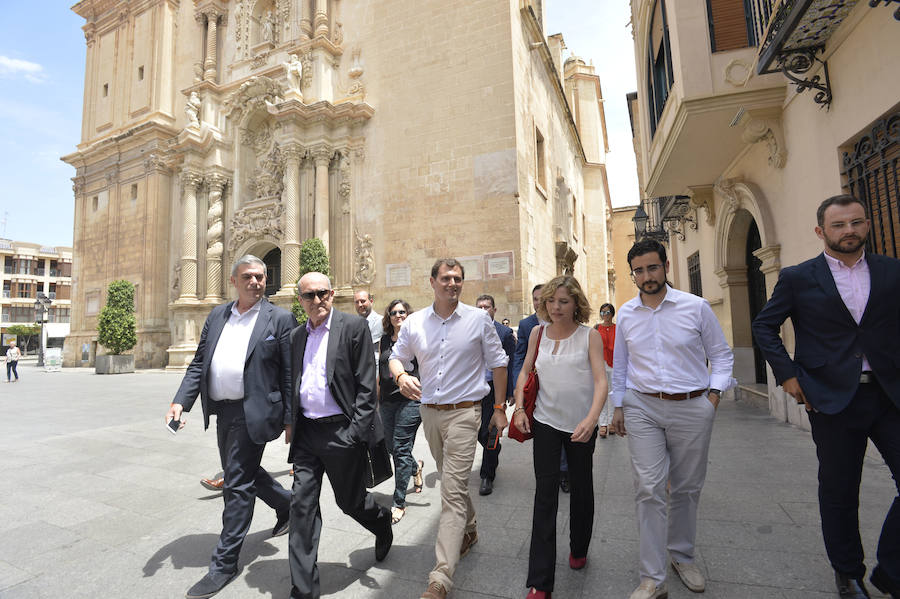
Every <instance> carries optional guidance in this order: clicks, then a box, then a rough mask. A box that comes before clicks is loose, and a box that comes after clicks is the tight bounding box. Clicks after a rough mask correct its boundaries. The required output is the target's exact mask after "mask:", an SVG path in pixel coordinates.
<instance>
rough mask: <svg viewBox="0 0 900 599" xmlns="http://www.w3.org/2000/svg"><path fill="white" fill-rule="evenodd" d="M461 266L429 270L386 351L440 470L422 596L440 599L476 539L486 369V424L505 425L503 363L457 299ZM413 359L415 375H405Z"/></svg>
mask: <svg viewBox="0 0 900 599" xmlns="http://www.w3.org/2000/svg"><path fill="white" fill-rule="evenodd" d="M464 278H465V271H464V270H463V266H462V264H460V263H459V262H458V261H456V260H454V259H453V258H442V259H440V260H438V261H436V262H435V263H434V266H432V268H431V287H432V289H434V303H433V304H432V305H430V306H428V307H427V308H425V309H423V310H419V311H418V312H413V314H412V315H411V316H409V318H407V319H406V320H405V321H404V322H403V326H402V327H401V328H400V333H399V334H398V335H397V343H395V344H394V349H393V352H392V353H391V360H390V363H389V365H390V369H391V375H392V376H393V377H394V379H395V380H396V381H397V386H398V387H399V388H400V393H402V394H403V395H404V396H405V397H408V398H410V399H413V400H416V401H420V402H421V404H422V407H421V412H422V430H423V431H424V432H425V438H426V439H427V440H428V447H429V448H430V449H431V455H432V456H433V457H434V461H435V462H436V464H437V469H438V472H440V474H441V519H440V523H439V524H438V533H437V540H436V542H435V547H434V552H435V557H436V564H435V566H434V569H433V570H432V571H431V573H430V574H429V575H428V588H427V589H426V590H425V592H424V593H422V596H421V599H444V597H446V596H447V593H448V592H449V591H450V587H451V585H452V583H453V572H454V571H455V570H456V565H457V563H458V562H459V559H460V558H461V557H463V556H464V555H465V554H466V553H468V551H469V549H471V547H472V545H474V544H475V542H476V541H477V540H478V533H477V532H476V530H475V507H474V506H473V505H472V499H471V498H470V497H469V472H471V470H472V463H473V461H474V460H475V448H476V447H477V446H478V429H479V427H480V426H481V399H482V398H483V397H484V396H485V395H487V393H488V389H489V387H488V383H487V381H486V380H485V377H484V371H485V369H491V372H492V374H493V377H494V406H493V408H494V414H493V416H491V421H490V425H491V426H496V427H497V428H498V429H499V430H501V431H502V430H503V429H504V428H506V426H507V424H509V423H508V421H507V419H506V364H507V362H509V357H508V356H507V355H506V352H505V351H503V346H502V345H501V343H500V337H499V336H498V335H497V330H496V329H495V328H494V323H493V321H492V320H491V317H490V316H489V315H488V313H487V312H485V311H484V310H481V309H479V308H476V307H474V306H468V305H466V304H463V303H462V302H460V301H459V295H460V293H461V292H462V286H463V279H464ZM413 358H416V359H417V360H418V364H419V374H420V376H421V380H420V379H418V378H416V377H414V376H412V375H411V374H409V373H408V372H406V370H405V368H406V366H407V365H409V364H410V363H411V362H412V360H413Z"/></svg>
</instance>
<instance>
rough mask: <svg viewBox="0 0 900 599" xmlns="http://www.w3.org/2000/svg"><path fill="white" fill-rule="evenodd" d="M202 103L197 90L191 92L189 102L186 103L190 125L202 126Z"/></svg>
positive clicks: (186, 112)
mask: <svg viewBox="0 0 900 599" xmlns="http://www.w3.org/2000/svg"><path fill="white" fill-rule="evenodd" d="M201 106H202V104H201V102H200V95H199V94H197V92H191V96H190V97H189V98H188V100H187V103H186V104H185V105H184V114H185V116H187V119H188V127H199V126H200V108H201Z"/></svg>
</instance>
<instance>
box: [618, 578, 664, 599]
mask: <svg viewBox="0 0 900 599" xmlns="http://www.w3.org/2000/svg"><path fill="white" fill-rule="evenodd" d="M668 596H669V592H668V591H667V590H666V583H664V582H661V583H660V584H659V586H656V583H655V582H653V580H651V579H650V578H642V579H641V584H640V585H638V588H636V589H634V592H633V593H631V596H630V597H629V598H628V599H666V598H667V597H668Z"/></svg>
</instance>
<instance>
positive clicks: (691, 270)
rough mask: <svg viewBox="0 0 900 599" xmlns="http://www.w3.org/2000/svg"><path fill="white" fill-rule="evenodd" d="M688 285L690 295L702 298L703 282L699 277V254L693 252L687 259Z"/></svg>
mask: <svg viewBox="0 0 900 599" xmlns="http://www.w3.org/2000/svg"><path fill="white" fill-rule="evenodd" d="M687 269H688V285H689V288H690V290H691V293H693V294H694V295H697V296H700V297H703V281H702V280H701V277H700V252H694V253H693V254H691V255H690V256H688V259H687Z"/></svg>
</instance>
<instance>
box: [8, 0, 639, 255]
mask: <svg viewBox="0 0 900 599" xmlns="http://www.w3.org/2000/svg"><path fill="white" fill-rule="evenodd" d="M73 2H74V0H66V1H63V2H60V1H59V0H39V1H37V2H4V3H3V4H4V19H3V20H2V22H0V181H2V192H0V198H2V200H0V237H5V238H7V239H13V240H16V241H28V242H33V243H40V244H42V245H48V246H54V245H61V246H70V245H72V222H73V215H74V196H73V193H72V181H71V178H72V177H73V176H74V174H75V171H74V169H73V168H72V167H70V166H69V165H67V164H65V163H63V162H61V161H60V160H59V157H60V156H63V155H64V154H69V153H71V152H73V151H75V147H76V145H77V144H78V141H79V139H80V136H81V106H82V101H83V88H84V59H85V43H84V34H83V33H82V31H81V26H82V25H83V24H84V21H83V19H82V18H81V17H79V16H78V15H76V14H75V13H74V12H72V11H71V10H70V7H71V6H72V4H73ZM545 4H546V6H547V23H546V24H545V25H546V29H547V31H546V32H547V33H548V34H553V33H560V32H561V33H562V34H563V37H564V39H565V41H566V45H567V46H568V48H569V51H570V52H571V53H573V54H576V55H578V56H580V57H581V58H583V59H584V60H585V61H587V62H590V61H593V63H594V65H595V67H596V68H597V72H598V74H599V75H600V79H601V86H602V88H603V95H604V97H605V99H606V104H605V106H606V118H607V128H608V130H609V146H610V155H609V161H608V165H609V167H608V171H609V179H610V188H611V195H612V202H613V205H614V206H621V205H625V204H635V203H637V200H638V190H637V176H636V174H635V170H634V152H633V151H632V145H631V129H630V125H629V123H628V108H627V106H626V104H625V94H626V93H628V92H630V91H634V90H635V89H636V84H635V76H634V60H633V51H632V42H631V31H630V28H629V27H628V21H629V17H630V13H629V7H628V2H627V1H626V0H545Z"/></svg>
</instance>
